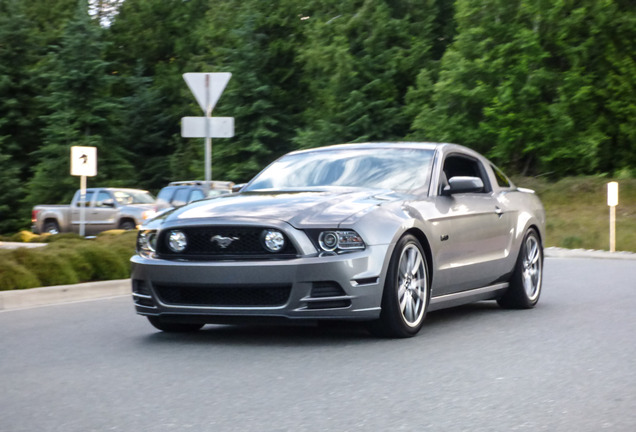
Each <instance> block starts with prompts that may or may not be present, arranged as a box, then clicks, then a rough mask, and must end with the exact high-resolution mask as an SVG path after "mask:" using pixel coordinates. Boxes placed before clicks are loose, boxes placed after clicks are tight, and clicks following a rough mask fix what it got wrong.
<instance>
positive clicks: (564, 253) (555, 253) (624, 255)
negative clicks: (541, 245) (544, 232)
mask: <svg viewBox="0 0 636 432" xmlns="http://www.w3.org/2000/svg"><path fill="white" fill-rule="evenodd" d="M544 252H545V256H546V257H547V258H595V259H617V260H636V253H633V252H608V251H602V250H592V249H563V248H557V247H549V248H545V250H544Z"/></svg>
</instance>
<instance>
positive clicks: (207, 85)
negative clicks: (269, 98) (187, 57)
mask: <svg viewBox="0 0 636 432" xmlns="http://www.w3.org/2000/svg"><path fill="white" fill-rule="evenodd" d="M231 77H232V74H231V73H229V72H219V73H185V74H183V79H184V80H185V82H186V84H188V87H189V88H190V91H192V94H194V97H195V98H196V100H197V102H198V103H199V106H200V107H201V109H202V110H203V113H204V114H205V117H183V118H182V119H181V136H182V137H184V138H200V137H203V138H205V158H204V159H205V160H204V163H205V186H206V188H207V190H208V191H209V190H210V182H211V181H212V138H231V137H233V136H234V118H233V117H212V109H213V108H214V106H215V105H216V103H217V102H218V100H219V98H220V97H221V93H223V90H225V86H226V85H227V83H228V81H230V78H231Z"/></svg>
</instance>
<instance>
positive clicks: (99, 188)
mask: <svg viewBox="0 0 636 432" xmlns="http://www.w3.org/2000/svg"><path fill="white" fill-rule="evenodd" d="M86 190H87V191H93V192H94V191H96V190H107V191H111V192H115V191H122V192H148V191H147V190H144V189H132V188H116V187H92V188H86Z"/></svg>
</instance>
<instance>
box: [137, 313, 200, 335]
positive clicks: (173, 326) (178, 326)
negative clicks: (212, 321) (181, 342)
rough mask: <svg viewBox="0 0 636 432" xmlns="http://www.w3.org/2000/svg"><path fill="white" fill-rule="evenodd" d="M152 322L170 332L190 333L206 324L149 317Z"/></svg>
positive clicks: (160, 328) (157, 327) (159, 328)
mask: <svg viewBox="0 0 636 432" xmlns="http://www.w3.org/2000/svg"><path fill="white" fill-rule="evenodd" d="M147 318H148V321H150V324H152V325H153V326H154V327H155V328H156V329H158V330H161V331H164V332H168V333H188V332H195V331H197V330H200V329H201V327H203V325H204V324H200V323H180V322H174V321H167V320H165V319H162V318H159V317H152V316H149V317H147Z"/></svg>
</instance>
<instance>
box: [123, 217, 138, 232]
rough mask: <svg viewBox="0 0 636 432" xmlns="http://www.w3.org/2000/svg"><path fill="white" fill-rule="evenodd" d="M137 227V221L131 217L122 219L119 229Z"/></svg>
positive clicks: (127, 229)
mask: <svg viewBox="0 0 636 432" xmlns="http://www.w3.org/2000/svg"><path fill="white" fill-rule="evenodd" d="M135 227H136V225H135V222H133V221H131V220H130V219H127V220H125V221H121V223H120V224H119V229H123V230H126V231H130V230H134V229H135Z"/></svg>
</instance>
